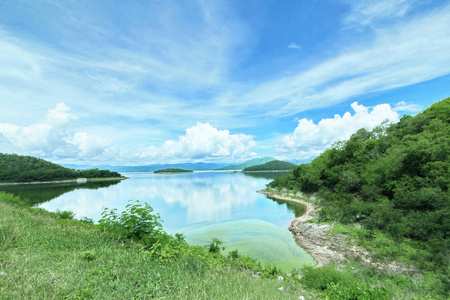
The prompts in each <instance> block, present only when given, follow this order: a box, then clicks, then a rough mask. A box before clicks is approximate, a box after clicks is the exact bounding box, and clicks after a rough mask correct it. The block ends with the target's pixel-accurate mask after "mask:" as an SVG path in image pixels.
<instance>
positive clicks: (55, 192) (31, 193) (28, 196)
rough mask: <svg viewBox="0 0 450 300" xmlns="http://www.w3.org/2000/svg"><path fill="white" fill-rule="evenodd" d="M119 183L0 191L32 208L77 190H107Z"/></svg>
mask: <svg viewBox="0 0 450 300" xmlns="http://www.w3.org/2000/svg"><path fill="white" fill-rule="evenodd" d="M117 183H119V181H108V182H87V183H83V184H78V183H60V184H30V185H28V184H27V185H7V186H0V191H2V192H7V193H11V194H13V195H14V196H17V197H20V198H22V199H24V200H26V203H27V204H28V205H30V206H32V205H36V204H40V203H43V202H47V201H50V200H53V199H55V198H57V197H59V196H61V195H64V194H65V193H69V192H72V191H74V190H77V189H93V190H97V189H100V188H107V187H109V186H112V185H115V184H117Z"/></svg>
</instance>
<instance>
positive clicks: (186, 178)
mask: <svg viewBox="0 0 450 300" xmlns="http://www.w3.org/2000/svg"><path fill="white" fill-rule="evenodd" d="M124 175H125V176H127V177H129V178H130V179H128V180H124V181H121V182H119V183H114V184H112V183H107V184H100V185H96V184H89V185H87V184H81V185H39V186H19V187H17V186H15V187H9V188H5V187H2V190H5V189H6V190H7V191H9V192H13V193H15V194H18V195H20V196H22V197H28V198H30V199H31V200H30V203H40V202H43V201H47V202H44V203H41V204H38V206H40V207H42V208H45V209H46V210H49V211H56V210H57V209H61V210H71V211H73V212H74V213H75V214H76V218H81V217H88V218H91V219H94V220H95V221H98V219H99V218H100V217H101V212H102V211H103V208H105V207H108V208H117V209H118V211H119V212H120V211H121V210H123V209H124V208H125V206H126V205H127V204H128V201H129V200H143V201H146V202H148V203H149V204H150V205H151V206H152V207H153V209H154V210H155V212H157V213H159V214H160V215H161V218H162V219H163V220H164V223H163V226H164V229H165V230H166V231H167V232H169V233H172V234H174V233H176V232H181V233H183V234H184V235H185V236H186V240H187V241H188V242H189V243H190V244H201V245H202V244H208V243H210V242H211V239H212V238H213V237H217V238H218V239H220V240H221V241H223V242H224V244H223V246H224V247H226V251H229V250H233V249H238V251H239V253H241V254H244V255H250V256H252V257H255V258H257V259H260V260H262V261H267V262H272V263H276V264H277V265H279V266H280V267H282V268H283V269H285V270H291V269H292V268H294V267H300V266H302V265H305V264H306V265H312V264H314V260H313V259H312V257H311V256H309V255H308V254H307V253H305V252H304V251H303V250H302V249H301V248H300V247H298V246H297V245H296V244H295V241H294V239H293V238H292V235H291V233H290V232H289V231H288V230H287V227H288V226H289V224H290V222H291V221H292V219H293V218H294V217H295V215H301V214H302V213H303V210H304V207H303V206H302V205H297V204H293V203H286V202H283V201H274V200H271V199H268V198H267V197H266V196H265V195H261V194H258V193H256V191H257V190H259V189H262V188H264V187H265V185H266V184H267V183H268V182H270V178H271V176H269V175H268V174H267V173H266V174H264V175H263V176H264V177H258V176H257V175H255V174H252V176H248V175H245V174H243V173H240V172H238V173H234V172H194V173H184V174H153V173H127V174H124ZM276 175H277V174H274V176H276ZM278 175H279V174H278ZM49 200H50V201H49Z"/></svg>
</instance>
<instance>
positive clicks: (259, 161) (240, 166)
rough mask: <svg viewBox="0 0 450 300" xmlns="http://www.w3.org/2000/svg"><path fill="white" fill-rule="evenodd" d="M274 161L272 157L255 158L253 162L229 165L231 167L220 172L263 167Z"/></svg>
mask: <svg viewBox="0 0 450 300" xmlns="http://www.w3.org/2000/svg"><path fill="white" fill-rule="evenodd" d="M273 160H276V159H275V158H272V157H263V158H254V159H252V160H248V161H245V162H243V163H241V164H238V165H229V166H226V167H223V168H220V169H218V170H244V169H245V168H248V167H252V166H257V165H262V164H265V163H268V162H269V161H273Z"/></svg>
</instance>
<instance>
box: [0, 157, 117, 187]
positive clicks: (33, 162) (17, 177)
mask: <svg viewBox="0 0 450 300" xmlns="http://www.w3.org/2000/svg"><path fill="white" fill-rule="evenodd" d="M109 177H122V175H120V174H119V173H117V172H111V171H109V170H99V169H91V170H73V169H68V168H64V167H63V166H60V165H58V164H54V163H51V162H48V161H46V160H43V159H40V158H36V157H32V156H21V155H17V154H3V153H0V182H33V181H52V180H67V179H76V178H109Z"/></svg>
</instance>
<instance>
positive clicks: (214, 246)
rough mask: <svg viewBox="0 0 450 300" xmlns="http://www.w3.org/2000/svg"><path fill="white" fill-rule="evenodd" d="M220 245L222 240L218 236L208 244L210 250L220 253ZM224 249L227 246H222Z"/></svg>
mask: <svg viewBox="0 0 450 300" xmlns="http://www.w3.org/2000/svg"><path fill="white" fill-rule="evenodd" d="M220 245H222V241H220V240H219V239H217V238H213V239H212V242H211V244H209V246H208V251H209V252H212V253H219V252H220V249H221V248H220ZM222 250H225V248H222Z"/></svg>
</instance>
